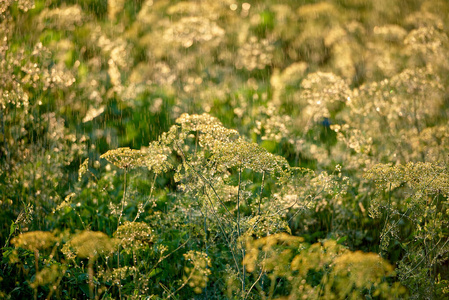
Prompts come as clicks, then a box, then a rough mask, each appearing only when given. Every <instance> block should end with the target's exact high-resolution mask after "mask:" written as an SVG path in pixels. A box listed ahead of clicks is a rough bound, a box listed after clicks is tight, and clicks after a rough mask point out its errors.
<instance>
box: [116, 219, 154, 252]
mask: <svg viewBox="0 0 449 300" xmlns="http://www.w3.org/2000/svg"><path fill="white" fill-rule="evenodd" d="M114 236H115V237H116V238H117V239H118V242H119V243H120V245H121V246H122V247H123V248H124V249H125V251H128V250H132V249H136V250H137V249H142V248H144V247H145V246H146V245H148V244H150V243H151V242H152V241H153V238H154V236H153V230H152V229H151V228H150V226H148V224H146V223H143V222H128V221H126V222H125V223H124V224H123V225H120V226H119V227H118V228H117V231H116V232H115V234H114Z"/></svg>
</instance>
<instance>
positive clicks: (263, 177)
mask: <svg viewBox="0 0 449 300" xmlns="http://www.w3.org/2000/svg"><path fill="white" fill-rule="evenodd" d="M264 183H265V171H263V172H262V185H261V186H260V198H259V211H258V214H259V215H260V204H261V203H262V194H263V188H264Z"/></svg>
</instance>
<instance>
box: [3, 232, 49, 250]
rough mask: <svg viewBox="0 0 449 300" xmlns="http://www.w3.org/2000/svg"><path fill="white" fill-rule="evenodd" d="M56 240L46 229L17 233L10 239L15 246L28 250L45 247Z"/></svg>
mask: <svg viewBox="0 0 449 300" xmlns="http://www.w3.org/2000/svg"><path fill="white" fill-rule="evenodd" d="M56 241H57V239H56V237H55V236H54V235H53V233H51V232H48V231H30V232H25V233H22V234H19V235H18V236H16V237H15V238H13V239H12V240H11V244H13V245H14V246H16V247H20V248H23V249H27V250H30V251H34V250H43V249H47V248H49V247H51V246H53V244H54V243H55V242H56Z"/></svg>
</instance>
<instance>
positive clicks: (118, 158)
mask: <svg viewBox="0 0 449 300" xmlns="http://www.w3.org/2000/svg"><path fill="white" fill-rule="evenodd" d="M144 157H145V155H144V154H143V153H142V152H141V151H140V150H135V149H130V148H129V147H124V148H117V149H114V150H109V151H108V152H106V153H105V154H103V155H101V156H100V158H104V159H106V160H108V161H109V162H110V163H112V164H113V165H114V166H116V167H118V168H120V169H126V170H128V169H133V168H136V167H141V166H144V165H145V162H144Z"/></svg>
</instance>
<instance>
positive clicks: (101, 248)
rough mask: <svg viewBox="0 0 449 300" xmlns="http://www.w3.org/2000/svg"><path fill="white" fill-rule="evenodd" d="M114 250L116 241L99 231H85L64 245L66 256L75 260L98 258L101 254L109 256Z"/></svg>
mask: <svg viewBox="0 0 449 300" xmlns="http://www.w3.org/2000/svg"><path fill="white" fill-rule="evenodd" d="M113 249H114V241H113V240H112V239H110V238H109V237H108V236H107V235H106V234H105V233H103V232H99V231H87V230H86V231H83V232H81V233H78V234H76V235H75V236H74V237H73V239H72V240H70V241H69V242H68V243H67V244H66V245H64V247H63V249H62V251H63V252H64V254H66V256H69V257H70V258H74V257H73V254H75V255H76V256H78V257H79V258H89V259H92V258H96V257H97V256H98V255H99V254H107V253H109V252H111V251H112V250H113Z"/></svg>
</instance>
